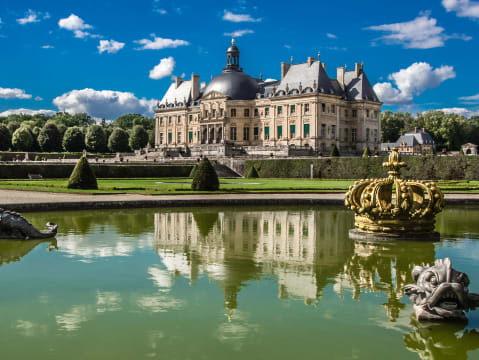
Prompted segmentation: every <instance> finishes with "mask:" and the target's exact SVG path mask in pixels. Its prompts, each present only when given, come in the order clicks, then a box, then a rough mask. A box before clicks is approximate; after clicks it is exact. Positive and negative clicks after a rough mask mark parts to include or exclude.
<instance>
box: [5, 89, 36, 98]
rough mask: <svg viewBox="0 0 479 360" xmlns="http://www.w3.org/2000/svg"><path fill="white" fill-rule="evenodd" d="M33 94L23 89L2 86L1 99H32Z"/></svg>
mask: <svg viewBox="0 0 479 360" xmlns="http://www.w3.org/2000/svg"><path fill="white" fill-rule="evenodd" d="M31 98H32V95H30V94H26V93H25V90H23V89H10V88H2V87H0V99H31Z"/></svg>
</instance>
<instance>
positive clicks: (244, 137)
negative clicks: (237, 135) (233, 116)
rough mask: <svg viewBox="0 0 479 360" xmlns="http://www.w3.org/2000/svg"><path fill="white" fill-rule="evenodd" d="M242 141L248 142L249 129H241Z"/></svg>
mask: <svg viewBox="0 0 479 360" xmlns="http://www.w3.org/2000/svg"><path fill="white" fill-rule="evenodd" d="M243 140H245V141H249V127H244V128H243Z"/></svg>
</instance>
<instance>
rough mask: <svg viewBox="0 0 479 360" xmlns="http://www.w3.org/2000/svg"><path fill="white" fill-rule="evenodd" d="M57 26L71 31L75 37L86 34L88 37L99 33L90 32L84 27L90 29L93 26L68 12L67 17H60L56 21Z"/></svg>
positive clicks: (82, 36) (81, 36)
mask: <svg viewBox="0 0 479 360" xmlns="http://www.w3.org/2000/svg"><path fill="white" fill-rule="evenodd" d="M58 26H59V27H61V28H62V29H66V30H70V31H73V33H74V34H75V37H76V38H84V37H87V36H90V37H99V35H95V34H91V33H89V32H88V31H84V30H86V29H92V28H93V26H91V25H89V24H86V23H85V22H84V21H83V19H82V18H80V17H78V16H76V15H75V14H70V16H69V17H67V18H63V19H60V20H59V21H58Z"/></svg>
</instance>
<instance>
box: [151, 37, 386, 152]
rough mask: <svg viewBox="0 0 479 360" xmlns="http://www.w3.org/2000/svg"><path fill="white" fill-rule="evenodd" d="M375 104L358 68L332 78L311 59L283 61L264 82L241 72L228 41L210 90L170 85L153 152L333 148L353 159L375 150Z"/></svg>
mask: <svg viewBox="0 0 479 360" xmlns="http://www.w3.org/2000/svg"><path fill="white" fill-rule="evenodd" d="M381 105H382V103H381V102H380V101H379V99H378V97H377V96H376V94H375V92H374V90H373V88H372V86H371V84H370V83H369V80H368V78H367V76H366V74H365V72H364V68H363V64H360V63H356V64H355V67H354V69H353V70H351V71H349V70H348V69H347V68H346V66H345V67H339V68H337V78H336V79H331V78H329V77H328V75H327V73H326V65H325V63H324V62H322V61H321V58H320V54H318V58H317V59H315V58H313V57H308V59H307V61H306V62H304V63H293V59H291V63H284V62H283V63H281V80H273V79H267V80H263V79H262V76H261V75H260V76H259V78H253V77H251V76H249V75H247V74H246V73H245V72H243V69H242V68H241V67H240V51H239V49H238V47H237V46H236V45H235V42H234V40H233V41H232V45H231V47H229V48H228V50H227V52H226V67H225V68H224V69H223V71H222V73H221V74H219V75H218V76H216V77H215V78H213V79H212V80H211V82H210V83H209V84H206V83H200V78H199V76H198V75H194V74H192V76H191V79H190V80H183V79H182V78H180V77H177V78H175V79H174V81H173V83H172V84H171V85H170V87H169V89H168V91H167V92H166V94H165V95H164V96H163V99H162V100H161V102H159V103H158V105H157V107H156V109H155V113H156V114H155V118H156V133H155V139H156V140H155V147H156V148H157V149H160V150H163V151H165V153H167V152H169V151H178V152H182V153H183V154H192V153H193V154H196V153H205V154H208V155H215V154H216V155H228V150H227V146H228V145H229V146H230V147H231V146H233V147H234V148H236V149H238V148H241V149H242V151H243V153H246V154H260V153H261V152H265V151H266V152H273V151H279V149H285V148H294V149H303V150H304V149H309V151H310V153H315V152H316V153H320V152H321V153H327V152H329V151H330V150H331V148H332V146H333V145H336V146H337V148H338V149H339V151H340V152H341V153H342V154H356V153H360V152H362V151H363V150H364V148H365V147H366V146H368V147H369V148H370V150H375V149H378V148H379V142H380V133H381V122H380V114H381ZM212 145H215V146H212ZM225 149H226V150H225ZM211 151H213V153H212V152H211Z"/></svg>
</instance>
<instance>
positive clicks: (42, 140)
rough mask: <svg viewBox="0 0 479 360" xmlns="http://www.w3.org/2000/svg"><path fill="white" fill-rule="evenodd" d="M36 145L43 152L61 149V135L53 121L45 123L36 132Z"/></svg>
mask: <svg viewBox="0 0 479 360" xmlns="http://www.w3.org/2000/svg"><path fill="white" fill-rule="evenodd" d="M37 140H38V145H40V149H41V150H42V151H43V152H55V151H62V135H61V134H60V132H59V131H58V128H57V126H56V125H55V123H53V122H50V123H47V124H46V125H45V126H44V127H43V129H42V130H41V131H40V134H38V138H37Z"/></svg>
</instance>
